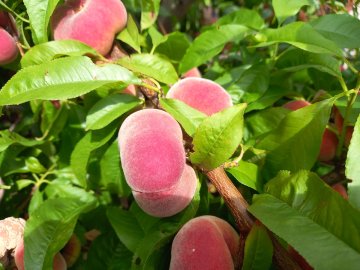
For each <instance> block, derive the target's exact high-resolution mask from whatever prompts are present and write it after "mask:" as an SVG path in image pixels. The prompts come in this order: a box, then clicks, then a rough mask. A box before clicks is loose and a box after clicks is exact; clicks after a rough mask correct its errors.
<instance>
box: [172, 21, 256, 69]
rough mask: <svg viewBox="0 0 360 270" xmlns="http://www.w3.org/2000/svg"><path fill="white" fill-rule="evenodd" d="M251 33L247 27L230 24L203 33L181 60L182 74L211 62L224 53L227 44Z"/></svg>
mask: <svg viewBox="0 0 360 270" xmlns="http://www.w3.org/2000/svg"><path fill="white" fill-rule="evenodd" d="M249 31H250V30H249V28H247V27H246V26H243V25H236V24H229V25H222V26H219V27H216V28H214V29H210V30H208V31H205V32H203V33H201V34H200V35H199V36H198V37H197V38H196V39H195V40H194V42H193V43H192V44H191V45H190V47H189V48H188V49H187V51H186V54H185V55H184V58H183V59H182V60H181V62H180V67H179V71H180V73H184V72H186V71H188V70H189V69H191V68H193V67H198V66H200V65H201V64H203V63H205V62H206V61H208V60H210V59H211V58H213V57H214V56H215V55H217V54H219V53H220V52H221V51H222V49H223V48H224V46H225V44H226V43H228V42H230V41H239V40H241V39H243V38H244V37H245V35H246V34H248V33H249Z"/></svg>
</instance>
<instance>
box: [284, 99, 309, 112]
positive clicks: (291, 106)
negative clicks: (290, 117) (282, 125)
mask: <svg viewBox="0 0 360 270" xmlns="http://www.w3.org/2000/svg"><path fill="white" fill-rule="evenodd" d="M308 105H311V103H310V102H308V101H306V100H302V99H300V100H293V101H290V102H288V103H285V104H284V105H283V107H284V108H286V109H288V110H291V111H296V110H298V109H300V108H303V107H306V106H308Z"/></svg>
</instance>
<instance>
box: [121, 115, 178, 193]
mask: <svg viewBox="0 0 360 270" xmlns="http://www.w3.org/2000/svg"><path fill="white" fill-rule="evenodd" d="M118 143H119V149H120V158H121V162H122V166H123V170H124V175H125V179H126V181H127V183H128V184H129V186H130V187H131V189H132V190H133V191H138V192H146V193H151V192H160V191H166V190H169V189H171V188H173V187H174V186H176V185H177V184H178V181H179V179H180V177H181V175H182V173H183V170H184V167H185V150H184V147H183V142H182V131H181V127H180V125H179V124H178V123H177V122H176V121H175V119H174V118H172V117H171V116H170V114H168V113H166V112H164V111H161V110H157V109H145V110H141V111H137V112H135V113H133V114H131V115H130V116H129V117H127V118H126V119H125V121H124V122H123V124H122V125H121V127H120V130H119V135H118Z"/></svg>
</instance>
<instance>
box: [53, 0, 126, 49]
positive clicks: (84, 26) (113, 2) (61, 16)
mask: <svg viewBox="0 0 360 270" xmlns="http://www.w3.org/2000/svg"><path fill="white" fill-rule="evenodd" d="M126 22H127V12H126V9H125V6H124V5H123V3H122V2H121V1H120V0H68V1H65V3H64V4H63V5H60V6H58V7H57V8H56V9H55V11H54V13H53V16H52V18H51V28H52V32H53V36H54V39H55V40H62V39H75V40H79V41H81V42H83V43H85V44H87V45H89V46H91V47H93V48H94V49H96V50H97V51H98V52H99V53H100V54H102V55H106V54H107V53H109V51H110V49H111V47H112V45H113V41H114V37H115V34H116V33H118V32H120V31H121V30H122V29H124V28H125V26H126Z"/></svg>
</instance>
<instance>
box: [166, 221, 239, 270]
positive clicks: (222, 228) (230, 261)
mask: <svg viewBox="0 0 360 270" xmlns="http://www.w3.org/2000/svg"><path fill="white" fill-rule="evenodd" d="M238 246H239V236H238V234H237V233H236V231H235V230H234V229H233V228H232V227H231V225H230V224H229V223H227V222H226V221H224V220H222V219H220V218H217V217H214V216H200V217H196V218H194V219H192V220H190V221H189V222H187V223H186V224H185V225H184V226H183V227H182V228H181V229H180V231H179V232H178V233H177V235H176V236H175V238H174V241H173V243H172V247H171V261H170V270H180V269H197V270H202V269H207V270H212V269H213V270H218V269H222V270H233V269H234V258H235V257H236V256H237V254H238V252H237V251H238Z"/></svg>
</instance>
